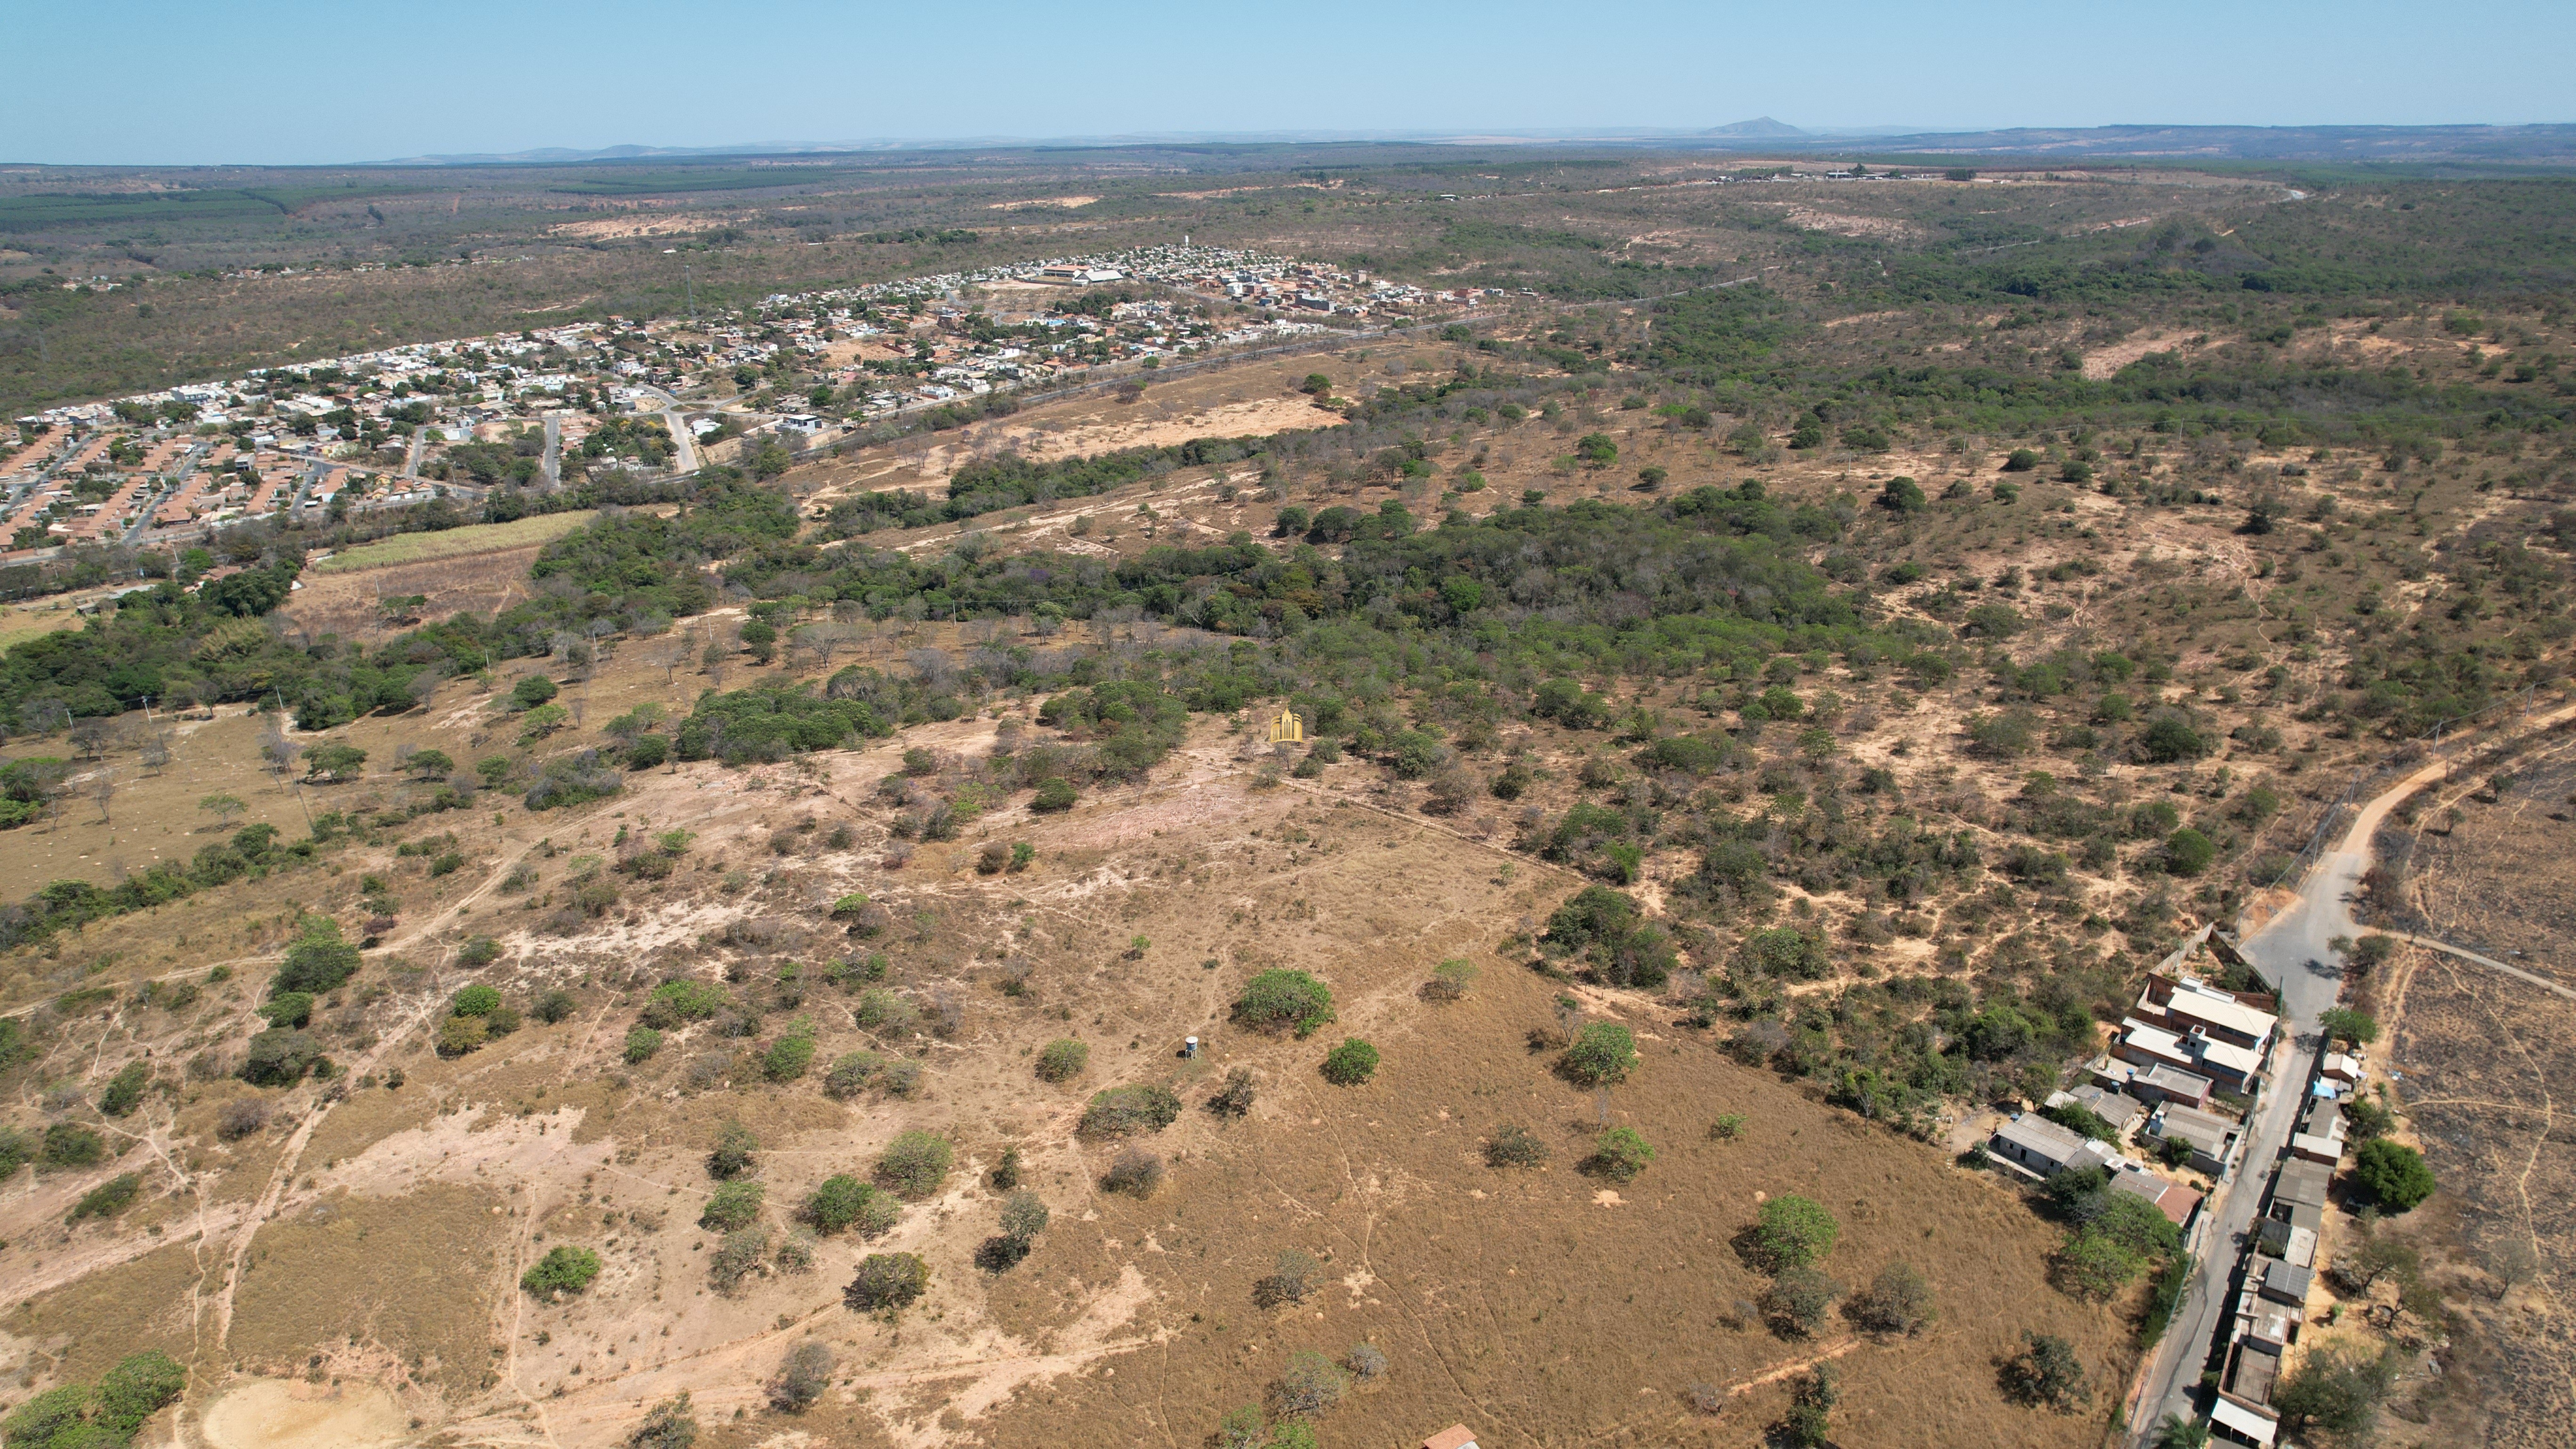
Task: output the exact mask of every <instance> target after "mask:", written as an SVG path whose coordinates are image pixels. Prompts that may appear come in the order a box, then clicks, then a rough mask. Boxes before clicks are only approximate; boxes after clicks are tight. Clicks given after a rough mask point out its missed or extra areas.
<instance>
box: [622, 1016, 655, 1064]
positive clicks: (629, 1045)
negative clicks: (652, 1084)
mask: <svg viewBox="0 0 2576 1449" xmlns="http://www.w3.org/2000/svg"><path fill="white" fill-rule="evenodd" d="M661 1049H662V1034H661V1033H660V1032H658V1031H655V1030H654V1029H653V1028H651V1027H649V1026H631V1027H628V1028H627V1029H626V1054H625V1055H626V1064H627V1065H628V1066H630V1067H631V1066H637V1065H640V1064H642V1063H644V1062H646V1061H649V1060H651V1059H652V1056H653V1054H654V1053H655V1052H658V1051H660V1050H661Z"/></svg>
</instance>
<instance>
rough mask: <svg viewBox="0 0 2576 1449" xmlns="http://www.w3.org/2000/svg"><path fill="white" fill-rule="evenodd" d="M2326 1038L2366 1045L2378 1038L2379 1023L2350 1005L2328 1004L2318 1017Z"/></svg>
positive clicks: (2347, 1043) (2352, 1044) (2354, 1044)
mask: <svg viewBox="0 0 2576 1449" xmlns="http://www.w3.org/2000/svg"><path fill="white" fill-rule="evenodd" d="M2318 1025H2319V1026H2321V1027H2323V1028H2324V1029H2325V1034H2326V1037H2327V1039H2328V1040H2330V1041H2335V1042H2340V1043H2344V1044H2346V1045H2351V1046H2368V1045H2370V1044H2371V1043H2372V1042H2375V1041H2377V1040H2379V1023H2378V1022H2377V1021H2376V1020H2374V1019H2372V1018H2371V1017H2370V1016H2369V1015H2368V1014H2367V1013H2364V1012H2359V1011H2354V1010H2352V1009H2351V1008H2350V1007H2343V1006H2330V1007H2327V1008H2326V1009H2325V1011H2324V1012H2323V1013H2322V1014H2321V1015H2320V1016H2319V1017H2318Z"/></svg>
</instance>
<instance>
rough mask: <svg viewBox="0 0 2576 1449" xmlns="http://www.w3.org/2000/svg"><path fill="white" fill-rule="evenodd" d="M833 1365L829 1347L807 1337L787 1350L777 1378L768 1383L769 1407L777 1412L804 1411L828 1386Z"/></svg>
mask: <svg viewBox="0 0 2576 1449" xmlns="http://www.w3.org/2000/svg"><path fill="white" fill-rule="evenodd" d="M833 1363H834V1358H833V1354H832V1349H831V1346H830V1345H828V1344H823V1343H817V1342H815V1341H814V1340H813V1339H810V1338H809V1339H807V1340H805V1341H804V1342H803V1343H800V1344H798V1345H796V1346H795V1347H794V1348H791V1349H789V1350H787V1357H786V1358H785V1359H784V1360H783V1361H781V1362H780V1364H779V1365H778V1377H776V1378H774V1379H772V1380H770V1381H769V1406H770V1407H771V1408H773V1409H776V1410H778V1411H780V1412H781V1413H788V1414H801V1413H803V1412H805V1410H806V1409H807V1408H808V1407H810V1406H811V1405H812V1404H813V1402H814V1401H815V1400H816V1399H819V1398H821V1397H823V1391H824V1390H825V1389H827V1388H830V1387H831V1386H832V1367H833Z"/></svg>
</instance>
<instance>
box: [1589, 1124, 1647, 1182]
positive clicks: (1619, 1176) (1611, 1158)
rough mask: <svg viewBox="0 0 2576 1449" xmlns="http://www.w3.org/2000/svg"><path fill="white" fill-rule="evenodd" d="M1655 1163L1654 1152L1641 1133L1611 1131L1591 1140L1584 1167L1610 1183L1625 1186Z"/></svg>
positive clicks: (1635, 1131)
mask: <svg viewBox="0 0 2576 1449" xmlns="http://www.w3.org/2000/svg"><path fill="white" fill-rule="evenodd" d="M1654 1160H1655V1149H1654V1148H1653V1147H1652V1146H1650V1145H1648V1144H1647V1142H1646V1138H1645V1135H1644V1134H1643V1133H1640V1132H1639V1131H1637V1129H1636V1128H1634V1127H1613V1128H1611V1129H1610V1130H1609V1131H1607V1132H1604V1133H1602V1134H1601V1135H1600V1136H1599V1137H1597V1138H1594V1139H1593V1142H1592V1157H1591V1160H1590V1161H1589V1163H1588V1164H1587V1165H1588V1166H1589V1167H1590V1168H1591V1170H1592V1171H1594V1172H1597V1173H1599V1174H1600V1175H1601V1176H1603V1177H1606V1178H1608V1179H1610V1180H1611V1181H1612V1182H1627V1181H1630V1180H1632V1179H1634V1178H1635V1177H1636V1176H1637V1174H1639V1173H1641V1172H1644V1171H1645V1170H1646V1168H1647V1165H1648V1164H1650V1163H1652V1162H1653V1161H1654Z"/></svg>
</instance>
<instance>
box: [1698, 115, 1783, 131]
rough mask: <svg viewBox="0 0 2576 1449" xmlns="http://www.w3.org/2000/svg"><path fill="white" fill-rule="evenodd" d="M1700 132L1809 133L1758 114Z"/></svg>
mask: <svg viewBox="0 0 2576 1449" xmlns="http://www.w3.org/2000/svg"><path fill="white" fill-rule="evenodd" d="M1700 134H1701V135H1703V136H1803V135H1805V134H1807V133H1806V132H1804V131H1801V130H1799V129H1798V128H1797V127H1795V126H1792V125H1790V124H1789V123H1788V122H1786V121H1775V120H1773V119H1771V118H1770V117H1769V116H1756V117H1754V118H1753V119H1752V120H1750V121H1738V122H1736V123H1735V124H1734V125H1732V126H1712V127H1710V128H1709V129H1707V130H1705V131H1702V132H1700Z"/></svg>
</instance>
